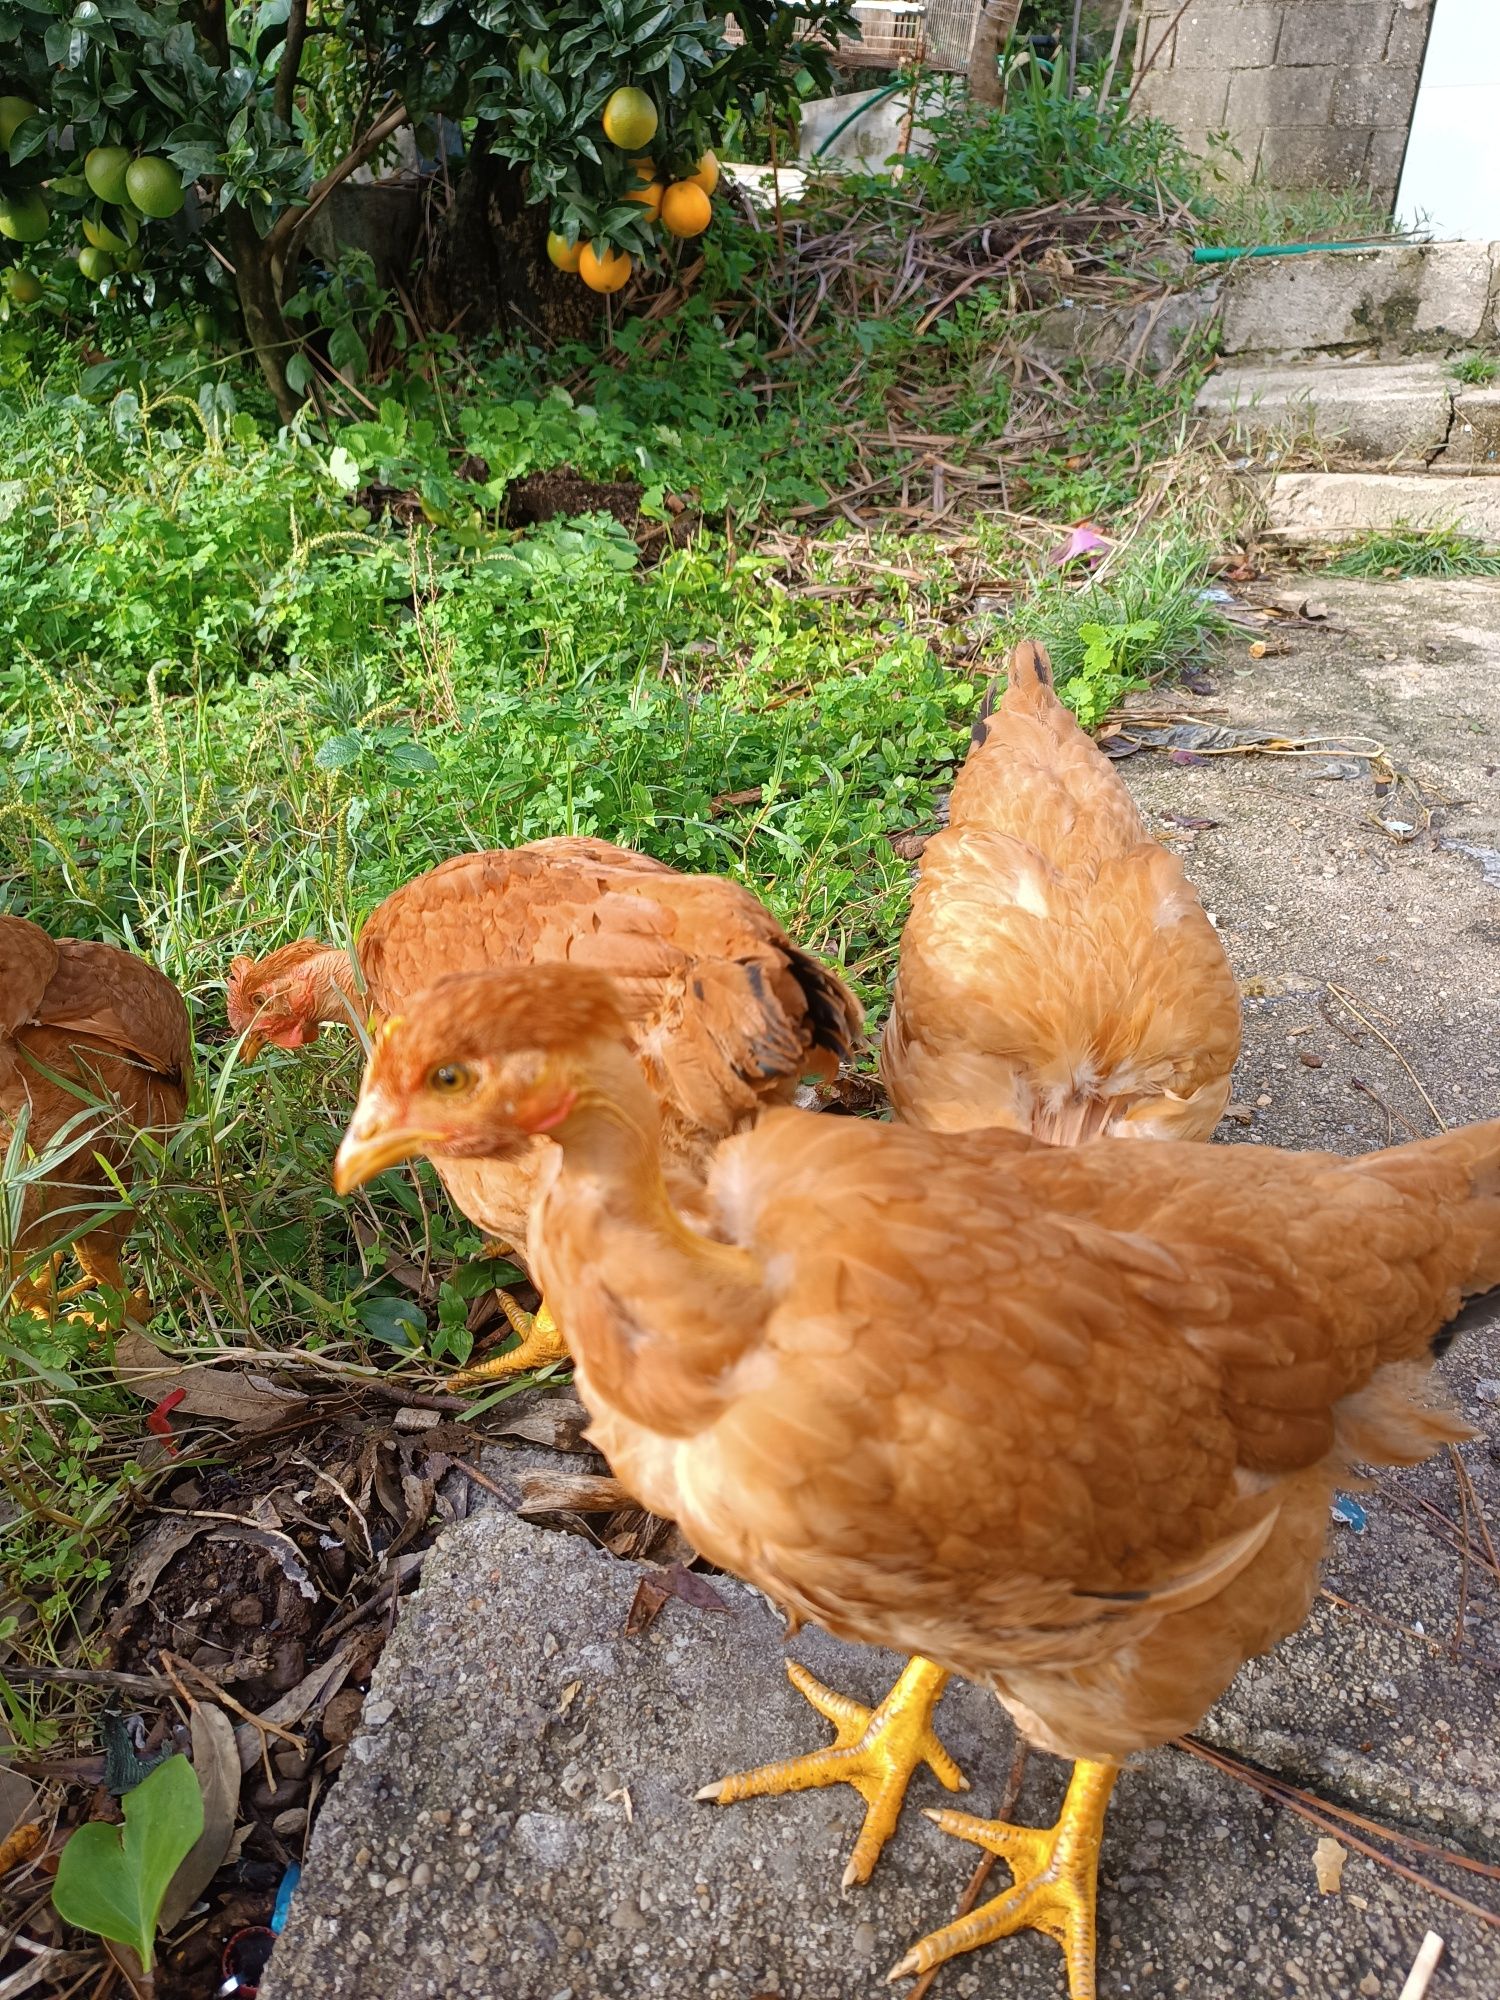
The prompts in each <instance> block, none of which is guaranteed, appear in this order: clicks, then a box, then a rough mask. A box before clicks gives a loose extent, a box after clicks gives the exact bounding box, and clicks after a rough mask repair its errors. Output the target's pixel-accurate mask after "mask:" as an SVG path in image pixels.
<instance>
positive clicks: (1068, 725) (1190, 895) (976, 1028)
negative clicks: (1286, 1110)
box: [881, 641, 1240, 1143]
mask: <svg viewBox="0 0 1500 2000" xmlns="http://www.w3.org/2000/svg"><path fill="white" fill-rule="evenodd" d="M1008 681H1009V684H1008V686H1007V688H1006V690H1005V694H1004V696H1003V698H1002V700H1001V702H1000V705H999V707H998V708H997V709H996V710H995V712H994V713H993V714H991V715H989V716H986V717H984V718H982V719H981V721H980V722H979V723H978V724H977V725H976V727H975V743H974V748H973V749H972V750H971V751H970V753H969V756H968V758H967V759H966V761H965V763H964V767H963V769H962V771H960V773H959V775H958V779H957V782H956V783H955V785H954V787H953V796H952V799H951V801H950V805H949V818H948V825H947V827H946V829H945V830H944V831H943V832H942V833H939V834H935V835H934V836H933V838H932V839H931V840H930V841H929V842H928V843H927V846H926V848H925V849H924V850H923V854H922V861H921V873H920V876H919V878H918V881H917V886H916V890H915V893H914V895H913V898H912V907H911V915H910V916H909V917H908V919H907V923H906V929H905V931H904V932H903V933H902V937H901V953H900V960H899V969H898V971H897V975H896V991H895V996H894V999H893V1002H892V1007H891V1016H890V1020H889V1022H888V1023H887V1026H886V1031H885V1043H884V1047H883V1049H882V1053H881V1071H882V1074H883V1076H884V1078H885V1082H886V1086H887V1088H888V1089H889V1091H890V1095H891V1102H892V1104H893V1105H894V1106H895V1108H896V1113H897V1116H898V1117H900V1118H901V1119H903V1120H904V1121H905V1122H906V1123H908V1124H912V1125H926V1126H930V1127H931V1128H932V1129H933V1130H935V1131H940V1132H968V1131H973V1130H975V1129H976V1128H977V1127H980V1126H993V1125H1000V1126H1004V1127H1006V1128H1007V1129H1008V1130H1010V1131H1012V1132H1030V1133H1033V1134H1034V1135H1035V1136H1036V1137H1038V1138H1041V1139H1052V1140H1056V1141H1062V1142H1065V1143H1076V1142H1077V1141H1078V1140H1080V1139H1089V1138H1093V1137H1095V1136H1106V1137H1119V1138H1154V1139H1206V1138H1207V1137H1208V1135H1209V1134H1210V1133H1211V1132H1212V1131H1213V1129H1214V1126H1215V1125H1216V1124H1217V1123H1218V1121H1219V1119H1220V1117H1221V1116H1222V1115H1223V1111H1224V1106H1225V1105H1226V1104H1227V1103H1228V1101H1229V1073H1230V1071H1231V1070H1232V1069H1233V1068H1234V1063H1235V1058H1236V1057H1237V1056H1238V1054H1239V1047H1240V1001H1239V989H1238V987H1237V985H1236V983H1235V979H1234V975H1233V973H1232V972H1231V971H1230V969H1229V962H1228V960H1227V959H1226V958H1225V956H1224V948H1223V946H1222V945H1221V944H1220V943H1219V938H1218V934H1217V932H1216V931H1215V930H1214V927H1213V925H1212V924H1211V923H1210V922H1209V920H1208V918H1207V916H1206V915H1205V914H1204V911H1203V906H1202V904H1201V903H1200V902H1199V901H1198V898H1197V896H1196V894H1195V893H1194V891H1193V888H1192V885H1191V883H1189V881H1188V879H1187V877H1186V875H1185V874H1184V873H1183V869H1182V863H1181V862H1180V861H1179V860H1178V858H1177V856H1176V855H1175V854H1169V853H1168V852H1167V850H1166V849H1165V848H1164V847H1162V846H1160V845H1159V844H1158V843H1157V842H1156V841H1154V840H1153V839H1152V838H1151V835H1150V834H1149V833H1148V832H1147V830H1146V825H1145V822H1144V821H1143V820H1142V818H1141V816H1140V814H1139V812H1138V811H1137V810H1136V808H1135V805H1134V802H1133V801H1132V799H1131V797H1130V794H1129V792H1127V791H1126V789H1125V786H1124V784H1123V783H1122V782H1121V779H1120V774H1119V772H1118V771H1116V769H1115V768H1114V766H1113V765H1112V764H1111V763H1110V761H1109V759H1108V758H1107V757H1106V756H1104V754H1103V753H1102V752H1101V751H1100V750H1099V749H1098V747H1097V746H1096V745H1095V744H1094V743H1093V742H1092V741H1091V740H1090V739H1089V737H1088V736H1087V735H1085V733H1084V731H1083V730H1081V729H1080V728H1079V726H1078V724H1077V723H1076V722H1075V721H1074V720H1073V718H1072V716H1071V715H1070V714H1069V713H1068V711H1067V709H1066V708H1064V706H1063V704H1062V703H1061V702H1060V701H1059V700H1058V698H1057V696H1056V695H1055V694H1054V693H1053V691H1052V670H1051V666H1050V664H1049V662H1048V659H1047V655H1046V652H1045V651H1044V650H1043V648H1042V647H1041V646H1039V645H1036V644H1035V643H1033V642H1030V641H1028V642H1026V643H1024V644H1022V645H1019V646H1017V647H1016V648H1015V650H1014V651H1013V652H1012V654H1011V657H1010V667H1009V676H1008Z"/></svg>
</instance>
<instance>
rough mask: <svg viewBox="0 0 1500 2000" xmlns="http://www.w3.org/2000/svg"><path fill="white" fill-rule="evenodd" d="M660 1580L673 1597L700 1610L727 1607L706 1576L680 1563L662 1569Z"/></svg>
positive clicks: (716, 1609)
mask: <svg viewBox="0 0 1500 2000" xmlns="http://www.w3.org/2000/svg"><path fill="white" fill-rule="evenodd" d="M662 1580H663V1582H664V1583H665V1584H666V1586H667V1588H668V1590H670V1591H671V1593H672V1595H673V1596H674V1597H680V1598H681V1599H682V1601H683V1603H684V1604H694V1605H696V1606H697V1607H698V1609H699V1610H700V1611H727V1610H728V1609H729V1606H728V1605H727V1604H726V1603H725V1602H724V1600H723V1598H722V1597H720V1595H719V1593H718V1591H716V1590H715V1589H714V1587H713V1585H712V1584H711V1583H710V1582H709V1580H708V1578H707V1577H706V1576H700V1575H699V1574H698V1572H697V1571H696V1570H692V1569H686V1568H684V1566H683V1565H682V1564H681V1563H672V1564H671V1565H670V1566H669V1567H668V1568H667V1569H666V1570H665V1571H663V1573H662Z"/></svg>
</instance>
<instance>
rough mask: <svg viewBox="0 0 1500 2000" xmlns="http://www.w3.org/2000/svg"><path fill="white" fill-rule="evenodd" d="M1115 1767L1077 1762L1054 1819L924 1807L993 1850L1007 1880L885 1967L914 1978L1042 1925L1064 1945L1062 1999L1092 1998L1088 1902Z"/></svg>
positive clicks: (949, 1828) (951, 1829)
mask: <svg viewBox="0 0 1500 2000" xmlns="http://www.w3.org/2000/svg"><path fill="white" fill-rule="evenodd" d="M1118 1770H1119V1767H1118V1766H1117V1765H1115V1764H1091V1763H1082V1762H1080V1763H1077V1764H1075V1765H1074V1766H1073V1775H1072V1778H1071V1779H1070V1780H1069V1782H1068V1795H1067V1797H1066V1798H1065V1799H1064V1800H1063V1809H1062V1812H1061V1813H1060V1814H1059V1816H1058V1820H1057V1824H1056V1826H1046V1827H1036V1826H1010V1825H1008V1824H1007V1823H1006V1822H1005V1821H1004V1820H990V1819H977V1818H975V1816H974V1815H973V1814H972V1813H960V1812H948V1811H945V1812H929V1813H928V1815H927V1817H928V1818H929V1819H931V1820H936V1821H937V1823H938V1825H939V1826H940V1827H941V1828H942V1829H943V1831H944V1833H952V1834H956V1835H957V1836H958V1838H959V1839H960V1840H972V1841H973V1842H974V1844H975V1846H976V1847H983V1848H987V1849H988V1850H989V1852H990V1853H991V1854H998V1855H999V1856H1000V1859H1001V1860H1002V1861H1003V1862H1004V1863H1005V1865H1006V1867H1007V1868H1009V1870H1010V1872H1011V1875H1012V1876H1013V1878H1014V1880H1013V1882H1012V1886H1011V1887H1010V1888H1009V1889H1007V1890H1006V1891H1005V1893H1004V1894H1003V1895H1000V1896H993V1897H991V1899H990V1901H989V1902H987V1903H981V1904H980V1906H979V1908H978V1909H977V1910H975V1911H973V1912H972V1913H971V1914H970V1915H969V1916H967V1917H960V1918H959V1919H958V1920H957V1921H956V1922H955V1923H951V1924H945V1925H944V1926H943V1928H942V1929H941V1930H938V1931H931V1932H929V1933H928V1935H927V1936H926V1937H924V1938H922V1939H921V1940H920V1941H919V1942H918V1943H917V1944H915V1945H913V1946H912V1948H911V1950H910V1951H909V1952H908V1953H907V1954H906V1956H905V1958H903V1959H902V1961H901V1963H900V1964H899V1965H898V1966H896V1967H895V1969H894V1970H893V1971H892V1972H891V1974H890V1977H891V1979H892V1981H895V1980H897V1979H915V1978H916V1977H917V1976H918V1974H920V1973H923V1972H930V1971H931V1970H932V1968H933V1966H935V1965H942V1964H944V1963H945V1961H946V1960H948V1959H950V1958H957V1957H958V1955H959V1954H960V1953H961V1952H965V1951H974V1950H976V1949H977V1948H978V1947H979V1946H980V1945H982V1944H992V1943H993V1942H994V1941H995V1939H996V1938H1002V1937H1011V1936H1013V1935H1014V1933H1015V1932H1017V1931H1023V1930H1031V1931H1043V1932H1045V1934H1046V1935H1047V1936H1048V1937H1050V1938H1055V1939H1056V1940H1057V1942H1058V1943H1059V1944H1060V1945H1061V1946H1062V1948H1063V1956H1064V1957H1065V1958H1066V1960H1067V1963H1068V1996H1069V2000H1095V1986H1094V1903H1095V1898H1096V1896H1097V1893H1098V1871H1099V1842H1100V1840H1101V1838H1102V1836H1103V1832H1104V1813H1105V1808H1106V1807H1107V1806H1108V1804H1109V1795H1110V1792H1111V1791H1112V1790H1113V1789H1114V1782H1115V1778H1116V1776H1117V1775H1118Z"/></svg>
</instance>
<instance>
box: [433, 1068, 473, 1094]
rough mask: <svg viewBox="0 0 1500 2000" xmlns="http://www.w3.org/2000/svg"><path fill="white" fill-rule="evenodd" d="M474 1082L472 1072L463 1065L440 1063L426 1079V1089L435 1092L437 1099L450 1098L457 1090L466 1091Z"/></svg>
mask: <svg viewBox="0 0 1500 2000" xmlns="http://www.w3.org/2000/svg"><path fill="white" fill-rule="evenodd" d="M473 1081H474V1072H473V1070H471V1069H469V1068H468V1067H467V1065H466V1064H464V1063H440V1064H439V1065H438V1067H437V1068H436V1069H435V1070H434V1071H433V1072H432V1074H431V1076H429V1077H428V1079H427V1088H428V1089H429V1090H433V1091H436V1092H437V1094H438V1096H439V1097H451V1096H452V1095H453V1093H454V1092H455V1091H457V1090H467V1089H468V1088H469V1086H470V1084H472V1083H473Z"/></svg>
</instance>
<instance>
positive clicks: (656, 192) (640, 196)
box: [625, 181, 666, 222]
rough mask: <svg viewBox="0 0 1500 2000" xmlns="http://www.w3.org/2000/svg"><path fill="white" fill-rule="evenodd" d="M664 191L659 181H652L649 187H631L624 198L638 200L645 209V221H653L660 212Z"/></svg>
mask: <svg viewBox="0 0 1500 2000" xmlns="http://www.w3.org/2000/svg"><path fill="white" fill-rule="evenodd" d="M665 193H666V189H665V188H664V187H663V186H662V184H661V182H660V181H652V183H651V185H650V186H649V187H643V188H633V189H632V190H631V192H630V193H629V194H628V195H626V197H625V199H626V200H627V201H638V202H639V203H640V204H641V207H642V208H644V209H645V211H646V219H647V221H648V222H655V221H656V219H657V217H658V216H659V215H660V214H661V198H662V196H663V195H664V194H665Z"/></svg>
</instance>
